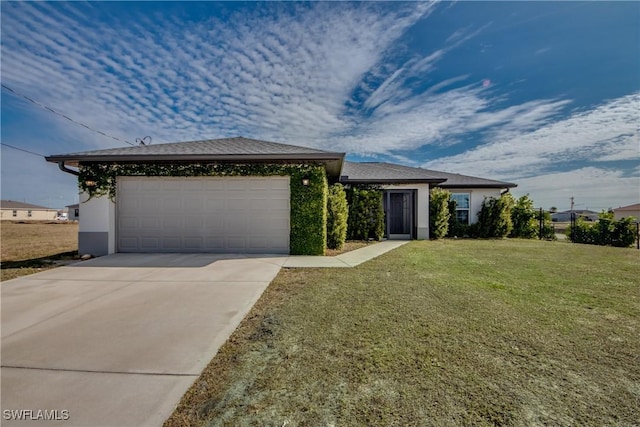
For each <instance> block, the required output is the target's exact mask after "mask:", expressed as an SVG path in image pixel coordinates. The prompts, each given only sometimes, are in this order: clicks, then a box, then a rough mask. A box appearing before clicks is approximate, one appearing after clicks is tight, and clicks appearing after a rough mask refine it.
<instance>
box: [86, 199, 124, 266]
mask: <svg viewBox="0 0 640 427" xmlns="http://www.w3.org/2000/svg"><path fill="white" fill-rule="evenodd" d="M80 210H81V215H80V218H79V220H80V222H79V225H78V232H79V233H107V234H108V248H109V253H110V254H112V253H115V251H116V205H115V203H113V202H112V201H111V200H110V199H109V197H108V196H103V197H94V198H92V199H89V195H88V194H87V193H84V192H81V193H80Z"/></svg>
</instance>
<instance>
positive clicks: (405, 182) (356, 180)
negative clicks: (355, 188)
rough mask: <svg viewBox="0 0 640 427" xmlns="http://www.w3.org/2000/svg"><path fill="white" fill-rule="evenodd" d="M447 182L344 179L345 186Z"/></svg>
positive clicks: (341, 180)
mask: <svg viewBox="0 0 640 427" xmlns="http://www.w3.org/2000/svg"><path fill="white" fill-rule="evenodd" d="M444 181H446V180H445V179H439V178H434V179H424V178H404V179H349V178H346V179H343V178H340V182H341V183H343V184H439V183H442V182H444Z"/></svg>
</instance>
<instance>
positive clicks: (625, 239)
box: [565, 212, 636, 248]
mask: <svg viewBox="0 0 640 427" xmlns="http://www.w3.org/2000/svg"><path fill="white" fill-rule="evenodd" d="M599 216H600V218H599V219H598V221H597V222H596V223H588V222H586V221H585V220H584V219H583V218H578V219H577V220H576V223H575V226H570V227H569V228H567V230H566V232H565V234H566V236H567V238H568V239H569V240H570V241H572V242H573V243H584V244H588V245H601V246H617V247H621V248H628V247H629V246H632V245H633V243H634V242H635V241H636V229H635V225H634V223H633V218H632V217H629V218H622V219H620V220H618V221H616V220H615V219H614V216H613V213H612V212H602V213H601V214H600V215H599Z"/></svg>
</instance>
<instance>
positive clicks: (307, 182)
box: [302, 178, 309, 187]
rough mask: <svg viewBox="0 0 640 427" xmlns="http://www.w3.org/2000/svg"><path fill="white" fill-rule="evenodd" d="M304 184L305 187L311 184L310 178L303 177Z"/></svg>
mask: <svg viewBox="0 0 640 427" xmlns="http://www.w3.org/2000/svg"><path fill="white" fill-rule="evenodd" d="M302 185H304V186H305V187H307V186H309V178H302Z"/></svg>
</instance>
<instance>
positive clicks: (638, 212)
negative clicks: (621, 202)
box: [613, 203, 640, 221]
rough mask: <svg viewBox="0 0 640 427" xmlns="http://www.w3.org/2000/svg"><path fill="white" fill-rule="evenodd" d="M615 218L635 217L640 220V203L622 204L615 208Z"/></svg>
mask: <svg viewBox="0 0 640 427" xmlns="http://www.w3.org/2000/svg"><path fill="white" fill-rule="evenodd" d="M613 215H614V217H615V219H622V218H628V217H630V216H631V217H633V218H635V220H636V221H640V203H636V204H633V205H629V206H622V207H619V208H615V209H614V210H613Z"/></svg>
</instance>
